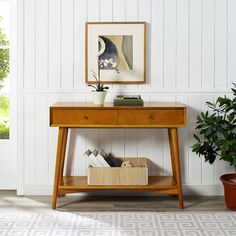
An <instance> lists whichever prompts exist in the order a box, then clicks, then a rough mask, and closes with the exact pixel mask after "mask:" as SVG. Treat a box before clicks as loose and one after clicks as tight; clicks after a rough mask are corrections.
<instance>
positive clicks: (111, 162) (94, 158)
mask: <svg viewBox="0 0 236 236" xmlns="http://www.w3.org/2000/svg"><path fill="white" fill-rule="evenodd" d="M84 156H85V157H86V159H87V163H88V166H91V167H120V163H119V162H118V161H117V159H116V158H114V157H113V156H112V154H111V153H109V154H107V153H106V152H105V151H104V150H103V149H100V150H99V151H98V150H97V149H94V150H93V151H91V150H90V149H88V150H87V151H86V152H85V153H84Z"/></svg>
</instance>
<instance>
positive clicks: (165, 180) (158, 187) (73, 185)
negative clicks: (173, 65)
mask: <svg viewBox="0 0 236 236" xmlns="http://www.w3.org/2000/svg"><path fill="white" fill-rule="evenodd" d="M50 126H52V127H59V133H58V144H57V155H56V166H55V178H54V189H53V197H52V208H53V209H55V208H56V204H57V197H59V196H61V195H64V194H67V193H77V192H89V191H97V190H116V189H119V190H138V191H148V192H159V193H165V194H175V195H177V196H178V200H179V208H183V196H182V183H181V171H180V160H179V147H178V131H177V128H179V127H186V107H185V106H184V105H182V104H180V103H175V102H173V103H172V102H161V103H145V104H144V106H113V105H112V104H105V105H103V106H98V105H94V104H92V103H56V104H54V105H53V106H51V107H50ZM68 128H167V129H168V134H169V143H170V154H171V164H172V173H173V176H150V177H149V180H148V182H149V184H148V185H147V186H107V185H106V186H88V184H87V177H86V176H63V168H64V160H65V152H66V143H67V134H68Z"/></svg>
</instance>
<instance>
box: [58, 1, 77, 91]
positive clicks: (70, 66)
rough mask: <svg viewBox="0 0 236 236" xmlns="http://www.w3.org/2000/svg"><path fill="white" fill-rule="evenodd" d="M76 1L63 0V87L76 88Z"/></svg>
mask: <svg viewBox="0 0 236 236" xmlns="http://www.w3.org/2000/svg"><path fill="white" fill-rule="evenodd" d="M73 9H74V1H73V0H61V10H62V13H61V14H62V16H61V17H62V19H61V40H62V41H61V86H62V88H73V87H74V32H73V30H74V10H73Z"/></svg>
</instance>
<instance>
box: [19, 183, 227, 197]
mask: <svg viewBox="0 0 236 236" xmlns="http://www.w3.org/2000/svg"><path fill="white" fill-rule="evenodd" d="M52 189H53V186H51V185H26V186H24V188H23V194H24V195H52ZM183 193H184V195H190V196H191V195H195V196H198V195H199V196H220V195H223V194H224V189H223V186H222V185H220V184H218V185H187V184H186V185H183ZM88 194H89V195H110V196H112V195H116V196H147V195H154V194H153V193H145V192H134V191H116V192H115V193H114V191H102V192H94V193H79V194H78V195H82V196H83V195H88Z"/></svg>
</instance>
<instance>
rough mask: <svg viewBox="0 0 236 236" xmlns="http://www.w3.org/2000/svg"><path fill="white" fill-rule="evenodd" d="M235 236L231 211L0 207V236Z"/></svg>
mask: <svg viewBox="0 0 236 236" xmlns="http://www.w3.org/2000/svg"><path fill="white" fill-rule="evenodd" d="M6 235H7V236H23V235H24V236H25V235H27V236H28V235H30V236H42V235H45V236H47V235H48V236H77V235H78V236H155V235H157V236H158V235H160V236H161V235H162V236H179V235H180V236H181V235H186V236H233V235H235V236H236V213H234V212H212V213H205V212H204V213H201V212H186V213H185V212H92V213H91V212H89V213H84V212H83V213H79V212H76V213H75V212H73V213H70V212H58V211H53V210H38V209H35V210H33V209H29V210H28V211H25V210H24V211H23V210H22V211H21V210H18V211H14V212H11V211H10V210H0V236H6Z"/></svg>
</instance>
